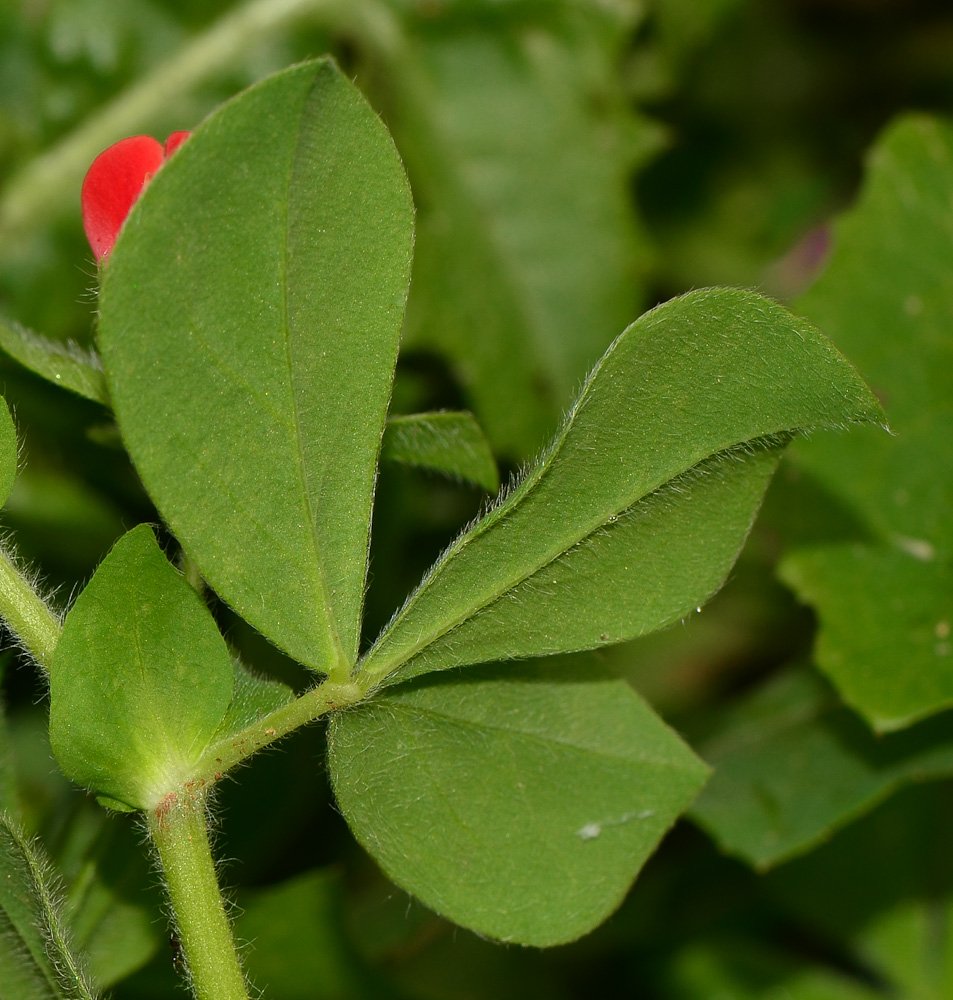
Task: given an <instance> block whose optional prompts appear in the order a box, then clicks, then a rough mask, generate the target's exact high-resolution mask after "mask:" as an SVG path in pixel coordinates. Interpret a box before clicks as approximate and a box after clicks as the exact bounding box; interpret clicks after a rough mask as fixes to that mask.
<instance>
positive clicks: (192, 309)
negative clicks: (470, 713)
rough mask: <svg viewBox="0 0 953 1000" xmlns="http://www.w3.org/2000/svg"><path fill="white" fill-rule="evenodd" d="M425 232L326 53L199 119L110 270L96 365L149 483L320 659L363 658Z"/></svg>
mask: <svg viewBox="0 0 953 1000" xmlns="http://www.w3.org/2000/svg"><path fill="white" fill-rule="evenodd" d="M412 232H413V208H412V203H411V199H410V193H409V188H408V186H407V182H406V178H405V177H404V173H403V170H402V167H401V164H400V160H399V158H398V156H397V153H396V151H395V149H394V147H393V144H392V142H391V140H390V137H389V136H388V134H387V132H386V130H385V129H384V127H383V125H382V124H381V123H380V121H379V120H378V119H377V118H376V117H375V115H374V114H373V112H372V111H371V110H370V108H369V107H368V106H367V104H366V103H365V102H364V100H363V98H362V97H361V96H360V94H359V93H358V91H357V90H356V89H355V88H354V87H353V86H352V85H351V84H350V83H349V82H348V81H347V80H346V79H345V78H344V77H343V76H342V75H341V73H340V72H339V71H338V70H337V68H336V67H335V66H334V65H333V64H332V63H330V62H327V61H318V62H312V63H307V64H304V65H302V66H299V67H296V68H294V69H291V70H288V71H287V72H284V73H280V74H278V75H276V76H273V77H271V78H269V79H267V80H265V81H264V82H263V83H261V84H259V85H257V86H256V87H253V88H252V89H251V90H249V91H246V92H245V93H244V94H242V95H240V96H239V97H238V98H236V99H235V100H234V101H232V102H231V103H229V104H227V105H225V107H224V108H222V109H221V110H220V111H219V112H217V113H216V114H214V115H213V116H212V117H211V118H210V119H209V120H208V121H207V122H206V123H205V124H204V125H202V126H201V127H200V128H199V129H198V131H197V132H196V133H195V134H194V135H193V136H192V137H191V138H190V139H189V141H188V142H187V143H185V144H184V145H183V146H182V147H181V149H180V150H178V151H177V153H176V155H175V156H174V157H172V158H171V159H170V161H169V162H168V164H166V165H165V166H164V167H163V169H162V170H161V171H159V173H158V174H157V175H156V177H155V178H154V180H153V181H152V182H151V183H150V184H149V186H148V189H147V190H146V192H145V194H144V196H143V197H142V198H141V200H140V201H139V203H138V204H137V205H136V207H135V208H134V210H133V212H132V214H131V215H130V217H129V219H128V220H127V222H126V225H125V227H124V229H123V232H122V234H121V235H120V238H119V240H118V242H117V245H116V248H115V250H114V251H113V253H112V254H111V255H110V258H109V262H108V265H107V267H106V269H105V277H104V281H103V287H102V295H101V300H100V312H101V317H100V330H99V335H100V344H101V348H102V352H103V362H104V366H105V369H106V375H107V380H108V382H109V391H110V396H111V398H112V400H113V404H114V407H115V411H116V416H117V419H118V421H119V425H120V428H121V430H122V433H123V436H124V439H125V441H126V443H127V445H128V447H129V451H130V454H131V455H132V457H133V460H134V461H135V463H136V466H137V468H138V470H139V472H140V474H141V476H142V478H143V481H144V482H145V484H146V487H147V488H148V490H149V492H150V494H151V495H152V497H153V498H154V499H155V501H156V503H157V505H158V507H159V509H160V511H161V512H162V515H163V517H164V518H165V519H166V520H167V521H168V522H169V524H170V525H171V526H172V527H173V529H174V530H175V532H176V534H177V535H178V536H179V538H180V539H181V541H182V543H183V544H184V546H185V547H186V549H187V550H188V552H189V554H190V555H191V556H192V558H193V559H194V560H195V561H196V563H197V564H198V566H199V568H200V569H201V571H202V573H203V575H204V576H205V577H206V579H207V580H208V581H209V583H210V584H211V585H212V586H213V587H214V588H215V590H216V591H217V592H218V593H219V594H220V595H221V596H222V597H223V598H224V599H225V600H226V601H227V602H228V603H230V604H231V605H232V606H233V607H235V608H236V610H238V611H239V612H240V613H241V614H242V615H243V617H245V618H246V619H247V620H248V621H249V622H250V623H251V624H253V625H254V626H255V627H256V628H258V629H259V630H260V631H261V632H263V633H264V634H265V635H266V636H267V637H268V638H269V639H271V640H272V641H273V642H274V643H276V644H277V645H278V646H280V647H281V648H282V649H284V650H285V651H286V652H288V653H290V654H291V655H292V656H293V657H295V658H296V659H298V660H300V661H301V662H303V663H305V664H306V665H308V666H309V667H311V668H313V669H315V670H319V671H325V672H327V671H331V670H337V671H338V672H339V673H340V672H341V671H342V670H344V669H346V667H347V666H348V665H349V664H351V663H353V661H354V660H355V658H356V655H357V643H358V636H359V632H360V618H361V607H362V600H363V593H364V582H365V574H366V563H367V542H368V531H369V524H370V511H371V502H372V498H373V491H374V482H375V474H376V463H377V453H378V449H379V446H380V438H381V433H382V429H383V426H384V419H385V414H386V409H387V403H388V399H389V396H390V386H391V378H392V374H393V368H394V363H395V359H396V354H397V342H398V337H399V333H400V327H401V320H402V314H403V306H404V300H405V296H406V291H407V282H408V276H409V268H410V255H411V243H412ZM157 275H161V276H162V280H161V281H158V280H156V276H157Z"/></svg>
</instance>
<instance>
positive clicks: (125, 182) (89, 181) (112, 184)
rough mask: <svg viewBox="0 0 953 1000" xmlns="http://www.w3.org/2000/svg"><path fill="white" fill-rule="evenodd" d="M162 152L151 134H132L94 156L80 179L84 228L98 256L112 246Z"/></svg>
mask: <svg viewBox="0 0 953 1000" xmlns="http://www.w3.org/2000/svg"><path fill="white" fill-rule="evenodd" d="M170 138H171V137H170ZM179 141H181V140H179ZM163 156H164V152H163V149H162V146H161V144H160V143H159V142H157V141H156V140H155V139H153V138H152V136H149V135H134V136H132V137H131V138H129V139H120V140H119V142H117V143H116V144H115V145H113V146H110V147H109V149H106V150H103V152H102V153H100V154H99V156H97V157H96V159H95V160H93V163H92V166H91V167H90V168H89V171H88V173H87V174H86V179H85V180H84V181H83V192H82V205H83V228H84V229H85V230H86V238H87V239H88V240H89V245H90V246H91V247H92V248H93V253H94V254H95V255H96V259H97V260H102V259H103V258H104V257H105V256H106V255H107V254H108V253H109V251H110V250H112V248H113V244H114V243H115V242H116V237H117V236H118V235H119V230H120V229H121V228H122V224H123V223H124V222H125V221H126V216H127V215H128V214H129V209H131V208H132V206H133V204H134V203H135V201H136V199H137V198H138V197H139V194H140V193H141V191H142V189H143V187H144V186H145V183H146V181H147V180H148V179H149V178H150V177H151V176H152V175H153V174H154V173H155V172H156V171H157V170H158V169H159V167H161V166H162V160H163Z"/></svg>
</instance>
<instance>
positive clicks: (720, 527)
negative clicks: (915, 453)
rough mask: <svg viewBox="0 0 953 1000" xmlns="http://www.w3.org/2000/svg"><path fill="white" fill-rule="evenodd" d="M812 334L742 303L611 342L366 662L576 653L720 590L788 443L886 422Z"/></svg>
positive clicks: (655, 316)
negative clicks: (531, 459) (555, 430)
mask: <svg viewBox="0 0 953 1000" xmlns="http://www.w3.org/2000/svg"><path fill="white" fill-rule="evenodd" d="M880 416H881V411H880V408H879V405H878V404H877V402H876V400H875V399H874V398H873V396H872V395H871V393H870V391H869V390H868V389H867V388H866V386H865V385H864V384H863V382H862V381H861V380H860V378H859V377H858V375H857V373H856V372H855V371H854V370H853V369H852V368H851V367H850V365H849V364H848V363H847V362H846V361H845V360H844V359H843V358H842V357H841V356H840V355H839V354H838V353H837V352H836V351H835V350H834V348H833V347H832V346H831V345H830V344H829V343H828V341H827V340H825V338H824V337H823V336H822V335H821V334H819V333H818V332H817V331H816V330H815V329H814V328H813V327H810V326H809V325H807V324H805V323H803V322H802V321H799V320H797V319H796V318H795V317H793V316H792V315H791V314H790V313H788V312H786V311H785V310H784V309H782V308H781V307H780V306H777V305H775V304H773V303H771V302H768V301H767V300H765V299H763V298H760V297H759V296H757V295H753V294H751V293H749V292H742V291H736V290H726V289H711V290H708V291H703V292H695V293H692V294H690V295H686V296H684V297H682V298H679V299H674V300H673V301H671V302H668V303H666V304H665V305H663V306H660V307H658V308H657V309H655V310H653V311H652V312H650V313H647V314H646V315H645V316H643V317H642V318H641V319H640V320H639V321H638V322H636V323H634V324H633V325H632V326H631V327H629V329H628V330H626V332H625V333H623V334H622V336H621V337H619V338H618V339H617V340H616V341H615V343H614V344H613V345H612V347H611V348H610V349H609V351H608V352H607V353H606V355H605V357H604V358H603V359H602V361H601V362H600V363H599V365H597V366H596V368H595V369H594V370H593V373H592V374H591V375H590V377H589V379H588V380H587V382H586V384H585V386H584V387H583V390H582V393H581V395H580V396H579V398H578V400H577V401H576V403H575V405H574V406H573V408H572V410H571V411H570V413H569V417H568V419H567V421H566V423H565V425H564V427H563V429H562V430H561V431H560V433H559V435H558V436H557V437H556V440H555V441H554V443H553V444H552V445H551V447H550V448H549V449H548V451H547V452H546V453H545V454H544V455H543V457H542V458H541V460H540V461H539V462H538V463H537V464H536V465H535V466H534V467H533V468H532V469H530V471H529V472H528V473H527V475H526V477H525V479H524V480H523V481H522V483H520V484H519V485H518V486H517V487H516V488H515V489H514V490H513V491H512V492H511V493H510V494H509V496H507V497H506V498H505V499H504V500H503V501H502V502H501V503H500V504H499V505H498V506H496V507H495V508H494V509H492V510H491V511H490V512H489V513H488V514H487V515H486V516H485V517H483V518H482V519H481V520H480V521H478V522H477V523H476V524H475V525H473V526H472V527H471V528H470V529H468V530H467V531H466V532H464V533H463V534H462V535H461V536H460V537H459V538H458V539H457V540H456V541H455V542H454V543H453V545H451V547H450V548H449V549H448V550H447V552H446V553H445V554H444V556H443V557H442V558H441V559H440V560H439V561H438V563H437V564H436V565H435V566H434V568H433V569H432V570H431V571H430V573H429V575H428V576H427V577H425V579H424V581H423V582H422V584H421V585H420V587H419V588H418V590H417V591H416V592H415V593H414V594H413V595H412V597H411V598H410V600H409V601H408V602H407V604H406V605H405V606H404V608H403V609H402V610H401V611H400V613H399V614H398V615H397V616H396V617H395V618H394V619H393V621H392V622H391V624H390V625H389V626H388V627H387V628H386V629H385V630H384V632H383V634H382V635H381V637H380V638H379V639H378V641H377V643H376V644H375V645H374V647H373V648H372V649H371V650H370V651H369V652H368V654H367V657H366V660H365V663H364V670H365V671H367V673H368V674H369V675H372V676H381V677H384V676H387V675H389V674H393V675H394V677H395V679H396V678H406V677H409V676H412V675H414V674H419V673H424V672H427V671H431V670H441V669H445V668H447V667H451V666H457V665H463V664H467V663H475V662H480V661H481V660H491V659H502V658H509V657H519V656H527V655H538V654H543V653H555V652H565V651H571V650H574V649H584V648H589V647H594V646H599V645H604V644H606V643H610V642H619V641H621V640H623V639H630V638H634V637H635V636H638V635H642V634H645V633H647V632H651V631H654V630H656V629H659V628H662V627H663V626H665V625H668V624H670V623H672V622H674V621H677V620H678V619H679V618H683V617H684V616H685V615H686V614H688V613H689V612H690V611H692V610H693V609H694V608H695V607H696V606H698V605H700V604H701V603H702V602H703V601H705V600H707V599H708V598H709V597H710V596H711V595H712V594H713V593H714V592H715V590H717V588H718V587H719V586H720V584H721V582H722V581H723V580H724V577H725V575H726V574H727V572H728V570H729V568H730V567H731V564H732V562H733V561H734V559H735V557H736V555H737V552H738V550H739V549H740V547H741V545H742V543H743V541H744V539H745V536H746V535H747V532H748V529H749V527H750V525H751V521H752V519H753V518H754V515H755V513H756V511H757V508H758V504H759V503H760V499H761V496H762V494H763V492H764V489H765V487H766V485H767V482H768V480H769V478H770V476H771V473H772V472H773V470H774V467H775V464H776V462H777V459H778V457H779V452H780V447H779V446H780V445H781V444H783V443H784V442H785V441H786V440H787V439H788V437H789V436H791V435H792V434H795V433H797V432H799V431H802V430H806V429H808V428H813V427H843V426H845V425H846V424H848V423H849V422H851V421H863V420H877V419H879V418H880Z"/></svg>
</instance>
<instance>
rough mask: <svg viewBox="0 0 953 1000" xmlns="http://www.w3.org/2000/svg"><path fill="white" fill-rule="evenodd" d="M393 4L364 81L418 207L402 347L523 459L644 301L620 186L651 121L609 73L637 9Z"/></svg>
mask: <svg viewBox="0 0 953 1000" xmlns="http://www.w3.org/2000/svg"><path fill="white" fill-rule="evenodd" d="M394 6H395V7H396V8H397V9H398V10H399V14H398V16H397V17H396V18H395V25H394V29H393V30H394V34H395V36H396V38H397V39H399V42H397V44H391V45H390V46H388V50H387V53H386V55H385V56H384V59H385V65H386V70H385V71H384V72H383V73H382V74H381V78H380V81H379V82H378V80H377V79H376V78H375V76H373V75H372V76H371V77H370V79H369V81H368V82H369V84H370V86H371V88H372V93H375V94H376V97H377V100H378V102H379V106H380V107H381V108H382V109H383V111H384V113H385V114H386V117H387V121H388V125H389V126H390V128H391V129H392V130H393V133H394V136H395V139H396V141H397V144H398V146H399V148H400V150H401V153H402V155H403V157H404V158H405V160H406V162H407V166H408V171H409V173H410V176H411V178H412V181H413V186H414V194H415V200H416V203H417V206H418V211H419V217H418V241H417V249H416V254H415V259H414V283H413V286H412V289H411V294H410V300H409V303H408V317H407V329H406V346H407V348H409V349H410V350H415V349H416V350H421V349H424V350H429V351H436V352H437V353H438V354H439V355H440V356H441V357H442V358H445V359H447V360H448V362H449V364H450V365H451V367H452V369H453V372H454V375H455V376H456V377H457V379H458V380H459V382H460V383H461V385H462V387H463V390H464V392H465V394H466V400H467V405H468V407H470V408H472V409H474V411H475V412H476V414H477V417H478V419H479V420H480V423H481V425H482V426H483V427H485V428H486V430H487V433H488V435H489V437H490V440H491V441H492V442H493V445H494V449H495V450H496V451H497V452H500V453H503V454H505V455H508V456H510V457H514V456H515V457H516V458H523V457H525V456H527V455H530V454H532V453H533V451H534V450H535V449H536V448H538V447H539V446H540V445H541V444H542V443H543V441H544V440H545V438H546V436H547V435H548V434H549V431H550V428H551V427H552V426H553V424H554V423H555V422H556V420H557V419H558V417H559V415H560V413H561V412H562V411H563V410H564V409H565V407H566V406H567V405H568V404H569V402H570V400H571V398H572V394H573V393H574V392H575V390H576V389H577V387H578V384H579V382H580V380H581V379H582V378H584V377H585V375H586V373H587V372H588V370H589V369H590V368H591V367H592V365H593V364H595V362H596V361H597V360H598V359H599V357H600V356H601V355H602V353H603V352H604V351H605V349H606V347H607V346H608V344H609V343H610V341H611V340H612V338H613V337H614V336H615V335H616V333H617V332H618V331H619V330H620V329H622V327H623V326H624V325H625V324H626V323H628V322H629V321H630V320H631V318H632V317H633V316H635V315H638V312H639V309H640V307H641V306H642V305H643V298H644V288H643V282H642V274H643V273H644V271H645V265H646V259H647V257H648V247H647V239H646V236H645V234H644V233H643V232H642V230H641V228H640V226H639V224H638V222H637V219H636V216H635V213H634V212H633V209H632V204H631V199H630V197H629V192H628V185H629V180H630V177H631V174H632V171H633V170H634V169H635V167H636V166H637V165H639V164H641V163H642V162H644V161H645V160H646V159H647V157H648V155H649V154H650V153H651V152H652V151H654V149H656V148H657V146H658V145H659V143H660V130H659V128H658V126H657V125H655V124H654V123H652V122H650V121H649V120H648V119H647V118H646V117H644V116H643V115H641V114H639V113H637V112H634V111H633V108H632V104H631V102H630V101H628V100H627V99H626V96H625V94H624V92H623V89H622V88H620V87H619V86H618V84H617V82H616V79H615V74H616V66H617V62H618V60H619V59H620V58H621V53H622V51H623V49H624V46H625V43H626V39H627V37H628V36H629V33H630V32H631V31H632V30H634V28H635V27H636V25H637V24H638V22H639V21H640V19H641V14H642V12H641V11H640V10H639V9H637V8H636V7H634V6H630V5H615V6H605V5H604V6H592V5H587V6H585V7H580V6H579V5H578V4H575V3H564V2H561V0H556V2H553V3H548V4H542V5H540V4H515V5H494V6H493V7H492V9H491V8H490V7H489V6H488V5H479V6H476V7H475V6H471V5H448V6H447V7H445V8H443V9H442V10H441V12H440V13H441V16H440V17H438V18H435V17H432V16H430V13H429V12H427V11H423V10H418V9H414V8H413V7H412V6H410V5H402V4H401V5H394ZM501 37H505V39H506V43H505V44H503V45H501V44H500V38H501Z"/></svg>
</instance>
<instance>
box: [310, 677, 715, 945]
mask: <svg viewBox="0 0 953 1000" xmlns="http://www.w3.org/2000/svg"><path fill="white" fill-rule="evenodd" d="M329 746H330V767H331V776H332V780H333V783H334V789H335V793H336V795H337V798H338V802H339V803H340V806H341V809H342V810H343V812H344V815H345V817H346V818H347V820H348V823H349V824H350V825H351V828H352V829H353V830H354V833H355V835H356V836H357V838H358V840H359V841H360V842H361V844H362V845H363V846H364V847H365V848H366V849H367V851H368V852H369V853H370V854H371V855H372V857H373V858H374V859H375V860H376V861H377V863H378V864H379V865H380V866H381V868H382V869H383V870H384V871H385V872H386V874H387V875H389V876H390V877H391V878H392V879H393V880H394V881H395V882H397V884H398V885H400V886H402V887H403V888H405V889H406V890H407V891H408V892H411V893H413V894H414V895H415V896H417V897H418V898H419V899H420V900H421V901H422V902H424V903H425V904H426V905H427V906H429V907H431V908H433V909H434V910H436V911H437V912H438V913H440V914H442V915H444V916H446V917H449V918H450V919H451V920H454V921H456V922H457V923H459V924H462V925H463V926H465V927H470V928H472V929H473V930H475V931H477V932H478V933H480V934H487V935H490V936H491V937H494V938H499V939H500V940H503V941H516V942H520V943H522V944H532V945H539V946H545V945H554V944H559V943H562V942H565V941H571V940H573V939H575V938H577V937H579V936H580V935H582V934H585V933H586V932H587V931H589V930H591V929H592V928H593V927H595V926H596V925H597V924H599V923H600V922H601V921H602V920H604V919H605V918H606V917H607V916H608V915H609V914H610V913H611V912H612V911H613V910H614V909H615V908H616V907H617V906H618V904H619V902H620V901H621V899H622V897H623V896H624V895H625V893H626V891H627V890H628V888H629V885H630V884H631V882H632V879H633V878H635V876H636V874H637V873H638V871H639V869H640V868H641V867H642V865H643V864H644V862H645V860H646V859H647V858H648V856H649V855H650V854H651V853H652V851H654V850H655V847H656V845H657V844H658V842H659V840H660V839H661V838H662V836H663V835H664V834H665V832H666V831H667V830H668V828H669V827H670V826H671V825H672V823H673V822H674V821H675V819H676V817H677V816H678V815H679V813H680V812H681V811H682V810H683V809H684V808H685V807H686V806H687V805H688V803H689V802H690V801H691V800H692V798H693V797H694V796H695V794H696V793H697V792H698V790H699V788H700V787H701V785H702V783H703V782H704V780H705V775H706V769H705V767H704V765H702V764H701V763H700V762H699V761H698V760H697V759H696V758H695V756H694V755H693V754H692V753H691V751H690V750H689V749H688V748H687V747H686V746H685V744H684V743H682V742H681V740H680V739H679V738H678V737H677V736H676V735H675V734H674V733H673V732H672V731H671V730H670V729H668V728H667V727H666V726H665V724H664V723H663V722H662V721H661V720H660V719H659V718H658V717H657V716H656V715H655V714H654V713H653V712H652V711H651V710H650V709H649V708H648V707H647V706H646V705H645V703H644V702H643V701H642V700H641V699H640V698H639V697H638V696H637V695H636V694H635V693H634V692H633V691H632V689H631V688H629V687H628V685H626V684H625V683H624V682H623V681H619V680H616V679H615V678H612V677H610V676H608V675H606V674H604V673H603V672H601V671H600V670H599V668H598V666H597V665H596V664H594V663H592V662H589V661H588V659H587V660H582V661H580V660H569V661H566V662H562V663H560V662H549V663H546V664H543V665H540V664H533V665H522V666H520V667H507V668H504V669H500V668H498V667H497V668H491V669H484V670H479V671H472V672H469V673H467V674H466V675H463V676H452V677H446V676H444V677H432V678H427V679H426V680H423V681H417V682H414V683H411V684H408V685H402V686H400V687H396V688H392V689H389V690H388V691H387V693H386V694H383V695H381V696H379V697H377V698H375V699H373V700H371V701H370V702H367V703H365V704H362V705H360V706H357V707H355V708H354V709H350V710H347V711H345V712H341V713H338V714H336V715H334V716H333V718H332V721H331V728H330V733H329Z"/></svg>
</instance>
